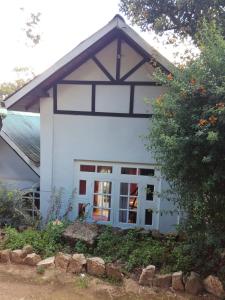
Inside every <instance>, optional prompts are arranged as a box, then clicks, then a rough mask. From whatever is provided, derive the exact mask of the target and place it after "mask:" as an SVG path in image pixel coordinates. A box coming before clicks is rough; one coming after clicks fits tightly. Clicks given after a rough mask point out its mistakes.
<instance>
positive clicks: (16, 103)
mask: <svg viewBox="0 0 225 300" xmlns="http://www.w3.org/2000/svg"><path fill="white" fill-rule="evenodd" d="M118 34H120V35H122V36H124V37H126V38H127V39H130V40H131V41H132V42H133V43H135V44H136V46H137V47H139V48H140V50H141V51H142V52H143V53H144V54H146V55H148V56H149V55H150V56H151V57H152V58H153V59H155V60H156V61H157V62H158V63H159V64H160V65H161V66H162V67H163V68H165V69H166V70H168V71H172V70H173V65H172V64H171V63H170V62H169V61H168V60H167V59H166V58H165V57H164V56H162V55H161V54H160V53H159V52H158V51H157V50H155V49H154V48H153V47H152V46H150V45H149V44H148V43H147V42H146V41H145V40H144V39H143V38H142V37H140V36H139V35H138V34H137V33H136V32H135V31H134V30H133V29H132V28H131V27H130V26H128V25H127V24H126V23H125V21H124V19H123V18H122V17H121V16H120V15H116V16H115V17H114V18H113V19H112V20H111V21H110V22H109V23H108V24H107V25H106V26H104V27H103V28H101V29H100V30H99V31H97V32H96V33H95V34H93V35H92V36H90V37H89V38H88V39H86V40H84V41H83V42H82V43H80V44H79V45H78V46H77V47H75V48H74V49H73V50H72V51H70V52H69V53H68V54H67V55H65V56H64V57H63V58H62V59H60V60H59V61H58V62H56V63H55V64H54V65H53V66H52V67H50V68H49V69H47V70H46V71H45V72H44V73H42V74H41V75H39V76H37V77H36V78H34V79H33V80H32V81H31V82H29V83H28V84H27V85H25V86H24V87H23V88H21V89H20V90H18V91H17V92H16V93H14V94H12V95H11V96H9V97H8V98H7V99H6V100H5V104H6V108H8V109H12V110H22V111H25V110H29V108H30V107H31V106H32V104H33V103H35V101H37V100H38V99H39V97H43V96H47V95H46V91H47V90H48V89H49V88H50V87H51V86H52V85H53V84H54V83H55V82H56V81H57V80H60V79H62V78H63V77H65V76H67V75H68V74H69V73H70V72H72V71H73V70H74V68H75V67H78V66H79V65H81V64H82V63H83V62H84V61H85V59H87V58H88V57H89V56H90V55H91V53H96V52H97V51H99V50H100V49H102V47H103V46H104V45H105V44H106V43H107V42H109V41H111V40H112V38H115V37H116V36H118Z"/></svg>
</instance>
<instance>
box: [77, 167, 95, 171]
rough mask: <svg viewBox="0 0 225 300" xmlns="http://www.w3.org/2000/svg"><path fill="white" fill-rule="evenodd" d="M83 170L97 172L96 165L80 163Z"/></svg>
mask: <svg viewBox="0 0 225 300" xmlns="http://www.w3.org/2000/svg"><path fill="white" fill-rule="evenodd" d="M80 171H81V172H95V166H93V165H80Z"/></svg>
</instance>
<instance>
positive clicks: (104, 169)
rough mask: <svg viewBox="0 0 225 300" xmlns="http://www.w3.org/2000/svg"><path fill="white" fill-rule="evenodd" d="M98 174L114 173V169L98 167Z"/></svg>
mask: <svg viewBox="0 0 225 300" xmlns="http://www.w3.org/2000/svg"><path fill="white" fill-rule="evenodd" d="M97 172H98V173H112V167H110V166H97Z"/></svg>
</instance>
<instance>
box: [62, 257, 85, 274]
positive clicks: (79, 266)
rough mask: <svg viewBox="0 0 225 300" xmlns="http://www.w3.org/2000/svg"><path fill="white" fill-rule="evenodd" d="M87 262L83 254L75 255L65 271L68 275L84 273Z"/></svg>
mask: <svg viewBox="0 0 225 300" xmlns="http://www.w3.org/2000/svg"><path fill="white" fill-rule="evenodd" d="M86 264H87V261H86V258H85V256H84V254H78V253H75V254H74V255H73V256H72V258H71V260H70V262H69V266H68V269H67V271H68V272H70V273H76V274H78V273H81V272H84V271H85V267H86Z"/></svg>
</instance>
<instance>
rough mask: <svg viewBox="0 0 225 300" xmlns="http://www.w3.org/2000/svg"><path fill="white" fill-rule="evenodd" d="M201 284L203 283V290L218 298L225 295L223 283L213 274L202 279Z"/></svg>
mask: <svg viewBox="0 0 225 300" xmlns="http://www.w3.org/2000/svg"><path fill="white" fill-rule="evenodd" d="M203 285H204V288H205V290H206V291H207V292H208V293H210V294H213V295H214V296H216V297H219V298H223V297H225V292H224V289H223V284H222V282H221V281H220V280H219V278H218V277H216V276H213V275H209V276H208V277H207V278H206V279H205V280H204V281H203Z"/></svg>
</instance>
